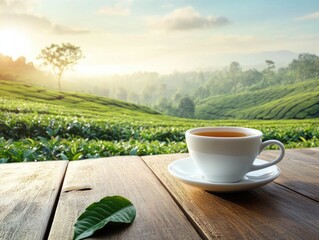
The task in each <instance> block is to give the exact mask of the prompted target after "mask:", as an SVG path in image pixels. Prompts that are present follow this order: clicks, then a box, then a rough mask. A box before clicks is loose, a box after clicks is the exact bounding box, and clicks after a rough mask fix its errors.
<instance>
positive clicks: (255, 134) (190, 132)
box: [185, 126, 263, 139]
mask: <svg viewBox="0 0 319 240" xmlns="http://www.w3.org/2000/svg"><path fill="white" fill-rule="evenodd" d="M212 129H214V130H217V129H220V130H221V131H225V129H229V130H230V131H231V130H233V131H236V130H237V131H238V130H244V131H245V132H244V131H243V132H244V133H246V132H253V134H251V135H247V136H244V137H211V136H199V135H195V134H194V132H200V131H209V130H212ZM239 132H240V131H239ZM185 135H190V136H192V137H195V138H204V139H248V138H256V137H258V138H259V137H262V135H263V133H262V132H261V131H260V130H258V129H255V128H246V127H238V126H215V127H197V128H191V129H188V130H187V131H186V132H185Z"/></svg>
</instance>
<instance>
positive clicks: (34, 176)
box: [0, 148, 319, 240]
mask: <svg viewBox="0 0 319 240" xmlns="http://www.w3.org/2000/svg"><path fill="white" fill-rule="evenodd" d="M276 153H277V152H276V151H265V152H264V153H263V156H261V157H260V158H262V157H264V156H268V157H269V156H274V155H276ZM187 156H188V155H187V154H171V155H158V156H145V157H137V156H124V157H120V156H119V157H110V158H103V159H95V160H82V161H73V162H68V161H48V162H32V163H11V164H1V165H0V181H1V185H0V239H5V240H8V239H27V240H29V239H58V240H60V239H61V240H64V239H72V237H73V225H74V223H75V221H76V219H77V217H78V216H79V215H80V214H81V212H82V211H83V210H84V209H85V208H86V207H87V206H88V205H89V204H91V203H92V202H94V201H98V200H100V199H101V198H103V197H105V196H110V195H121V196H124V197H126V198H128V199H130V200H131V201H132V202H133V204H134V205H135V207H136V209H137V216H136V219H135V221H134V222H133V223H132V224H131V225H129V226H128V227H125V228H106V229H105V230H102V231H99V232H98V233H97V234H96V235H95V236H94V238H93V239H216V238H219V239H307V240H308V239H316V240H318V239H319V203H318V202H319V148H312V149H302V150H298V149H294V150H287V153H286V156H285V158H284V160H283V161H282V162H281V163H280V164H279V167H280V168H281V170H282V173H281V175H280V176H279V178H277V179H276V180H275V182H272V183H270V184H268V185H266V186H263V187H261V188H258V189H254V190H249V191H245V192H239V193H229V194H221V193H218V194H216V193H208V192H205V191H203V190H200V189H197V188H193V187H190V186H188V185H185V184H183V183H181V182H180V181H178V180H176V179H175V178H173V177H172V176H171V175H170V174H169V173H168V172H167V166H168V164H169V163H171V162H172V161H174V160H176V159H179V158H184V157H187Z"/></svg>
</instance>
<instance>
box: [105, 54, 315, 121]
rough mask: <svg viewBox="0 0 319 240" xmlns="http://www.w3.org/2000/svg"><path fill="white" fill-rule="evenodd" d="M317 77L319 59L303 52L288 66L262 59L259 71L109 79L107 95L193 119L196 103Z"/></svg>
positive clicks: (234, 66) (232, 68) (236, 66)
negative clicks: (262, 63) (218, 96)
mask: <svg viewBox="0 0 319 240" xmlns="http://www.w3.org/2000/svg"><path fill="white" fill-rule="evenodd" d="M316 78H318V81H319V57H318V56H316V55H315V54H310V53H302V54H300V55H299V56H298V58H297V59H294V60H293V61H292V62H291V63H290V64H289V65H288V66H287V67H281V68H279V69H277V68H276V63H275V62H274V61H272V60H270V59H267V60H265V67H264V69H262V70H257V69H255V68H252V69H248V70H243V69H242V67H241V65H240V63H239V62H231V63H230V65H229V66H228V67H227V68H225V69H223V70H216V71H210V72H187V73H173V74H169V75H159V74H157V73H139V74H134V75H130V76H122V77H117V78H114V79H113V80H110V81H109V83H108V84H107V85H104V88H103V87H102V88H99V91H103V89H105V88H107V89H108V91H107V94H106V95H107V96H109V97H112V98H117V99H121V100H124V101H130V102H134V103H138V104H143V105H146V106H149V107H152V108H154V109H156V110H158V111H160V112H162V113H165V114H168V115H173V116H179V117H190V118H191V117H193V116H194V111H195V108H196V103H198V102H200V101H201V100H202V99H205V98H208V97H211V96H217V95H227V94H235V93H242V92H247V91H255V90H260V89H264V88H267V87H271V86H276V85H286V84H291V83H295V82H301V81H307V80H311V79H316Z"/></svg>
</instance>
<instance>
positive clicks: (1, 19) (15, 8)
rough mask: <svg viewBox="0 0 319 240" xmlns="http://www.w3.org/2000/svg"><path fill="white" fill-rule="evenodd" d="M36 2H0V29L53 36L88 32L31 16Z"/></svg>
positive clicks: (1, 0) (31, 0)
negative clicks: (20, 30)
mask: <svg viewBox="0 0 319 240" xmlns="http://www.w3.org/2000/svg"><path fill="white" fill-rule="evenodd" d="M34 4H36V0H30V1H21V0H0V27H2V28H18V29H23V30H36V31H38V32H45V33H53V34H58V35H59V34H83V33H88V32H89V31H88V30H83V29H76V28H72V27H68V26H63V25H59V24H56V23H54V22H52V21H50V20H49V19H47V18H45V17H41V16H37V15H35V14H32V13H31V12H32V9H33V6H34Z"/></svg>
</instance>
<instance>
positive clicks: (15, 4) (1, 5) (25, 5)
mask: <svg viewBox="0 0 319 240" xmlns="http://www.w3.org/2000/svg"><path fill="white" fill-rule="evenodd" d="M37 1H38V0H28V1H25V0H0V12H6V13H10V12H29V11H31V10H32V9H33V7H34V5H35V4H36V3H37Z"/></svg>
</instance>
